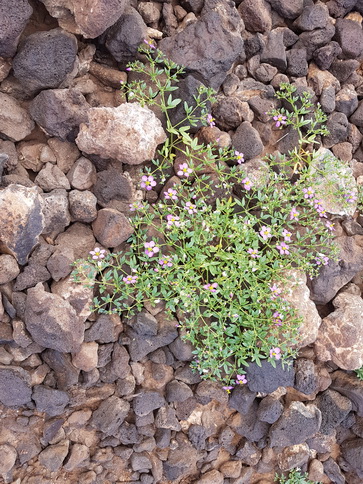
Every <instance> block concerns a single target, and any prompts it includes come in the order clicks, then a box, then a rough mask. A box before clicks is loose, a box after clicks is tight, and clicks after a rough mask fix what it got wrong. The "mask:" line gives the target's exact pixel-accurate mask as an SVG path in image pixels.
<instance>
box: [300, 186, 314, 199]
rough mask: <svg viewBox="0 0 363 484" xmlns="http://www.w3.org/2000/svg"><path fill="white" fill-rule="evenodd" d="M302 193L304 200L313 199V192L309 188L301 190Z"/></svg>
mask: <svg viewBox="0 0 363 484" xmlns="http://www.w3.org/2000/svg"><path fill="white" fill-rule="evenodd" d="M303 192H304V198H313V196H314V195H315V191H314V189H313V188H311V187H308V188H303Z"/></svg>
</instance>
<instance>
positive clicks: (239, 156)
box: [234, 151, 245, 165]
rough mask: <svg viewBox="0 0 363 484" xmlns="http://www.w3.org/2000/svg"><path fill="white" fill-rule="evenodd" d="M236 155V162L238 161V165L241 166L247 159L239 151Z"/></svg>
mask: <svg viewBox="0 0 363 484" xmlns="http://www.w3.org/2000/svg"><path fill="white" fill-rule="evenodd" d="M234 155H235V157H236V160H237V163H238V164H239V165H240V164H241V163H243V162H244V161H245V158H244V156H243V153H240V152H239V151H235V152H234Z"/></svg>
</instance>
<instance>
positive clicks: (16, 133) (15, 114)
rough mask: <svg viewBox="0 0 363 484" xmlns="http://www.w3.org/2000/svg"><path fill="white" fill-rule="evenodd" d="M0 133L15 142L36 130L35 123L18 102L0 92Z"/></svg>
mask: <svg viewBox="0 0 363 484" xmlns="http://www.w3.org/2000/svg"><path fill="white" fill-rule="evenodd" d="M0 103H1V106H2V109H1V113H0V133H2V134H4V135H5V136H7V137H8V138H10V139H11V140H13V141H20V140H22V139H24V138H25V137H26V136H28V134H30V133H31V132H32V130H33V129H34V121H33V120H32V119H31V117H30V116H29V114H28V112H27V111H26V110H25V109H24V108H22V107H21V106H20V104H19V103H18V101H17V100H16V99H14V98H12V97H11V96H9V95H8V94H5V93H3V92H0Z"/></svg>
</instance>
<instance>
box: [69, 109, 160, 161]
mask: <svg viewBox="0 0 363 484" xmlns="http://www.w3.org/2000/svg"><path fill="white" fill-rule="evenodd" d="M165 140H166V134H165V132H164V130H163V128H162V126H161V122H160V121H159V120H158V119H157V117H156V116H155V114H154V113H153V112H152V111H151V110H150V109H148V108H144V107H141V106H140V104H138V103H124V104H122V105H121V106H118V107H116V108H91V109H90V110H89V111H88V122H87V123H86V124H82V125H81V128H80V132H79V134H78V136H77V139H76V144H77V146H78V148H79V149H80V150H81V151H84V152H85V153H88V154H94V155H99V156H101V157H102V158H113V159H116V160H118V161H120V162H122V163H126V164H128V165H139V164H140V163H143V162H144V161H147V160H151V159H152V158H153V157H154V155H155V150H156V147H157V146H158V145H159V144H160V143H163V142H164V141H165Z"/></svg>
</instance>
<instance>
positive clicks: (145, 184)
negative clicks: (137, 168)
mask: <svg viewBox="0 0 363 484" xmlns="http://www.w3.org/2000/svg"><path fill="white" fill-rule="evenodd" d="M155 185H156V181H155V180H154V177H153V176H152V175H149V176H147V175H144V176H143V177H142V178H141V183H140V187H141V188H145V189H146V190H152V188H153V187H154V186H155Z"/></svg>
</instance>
